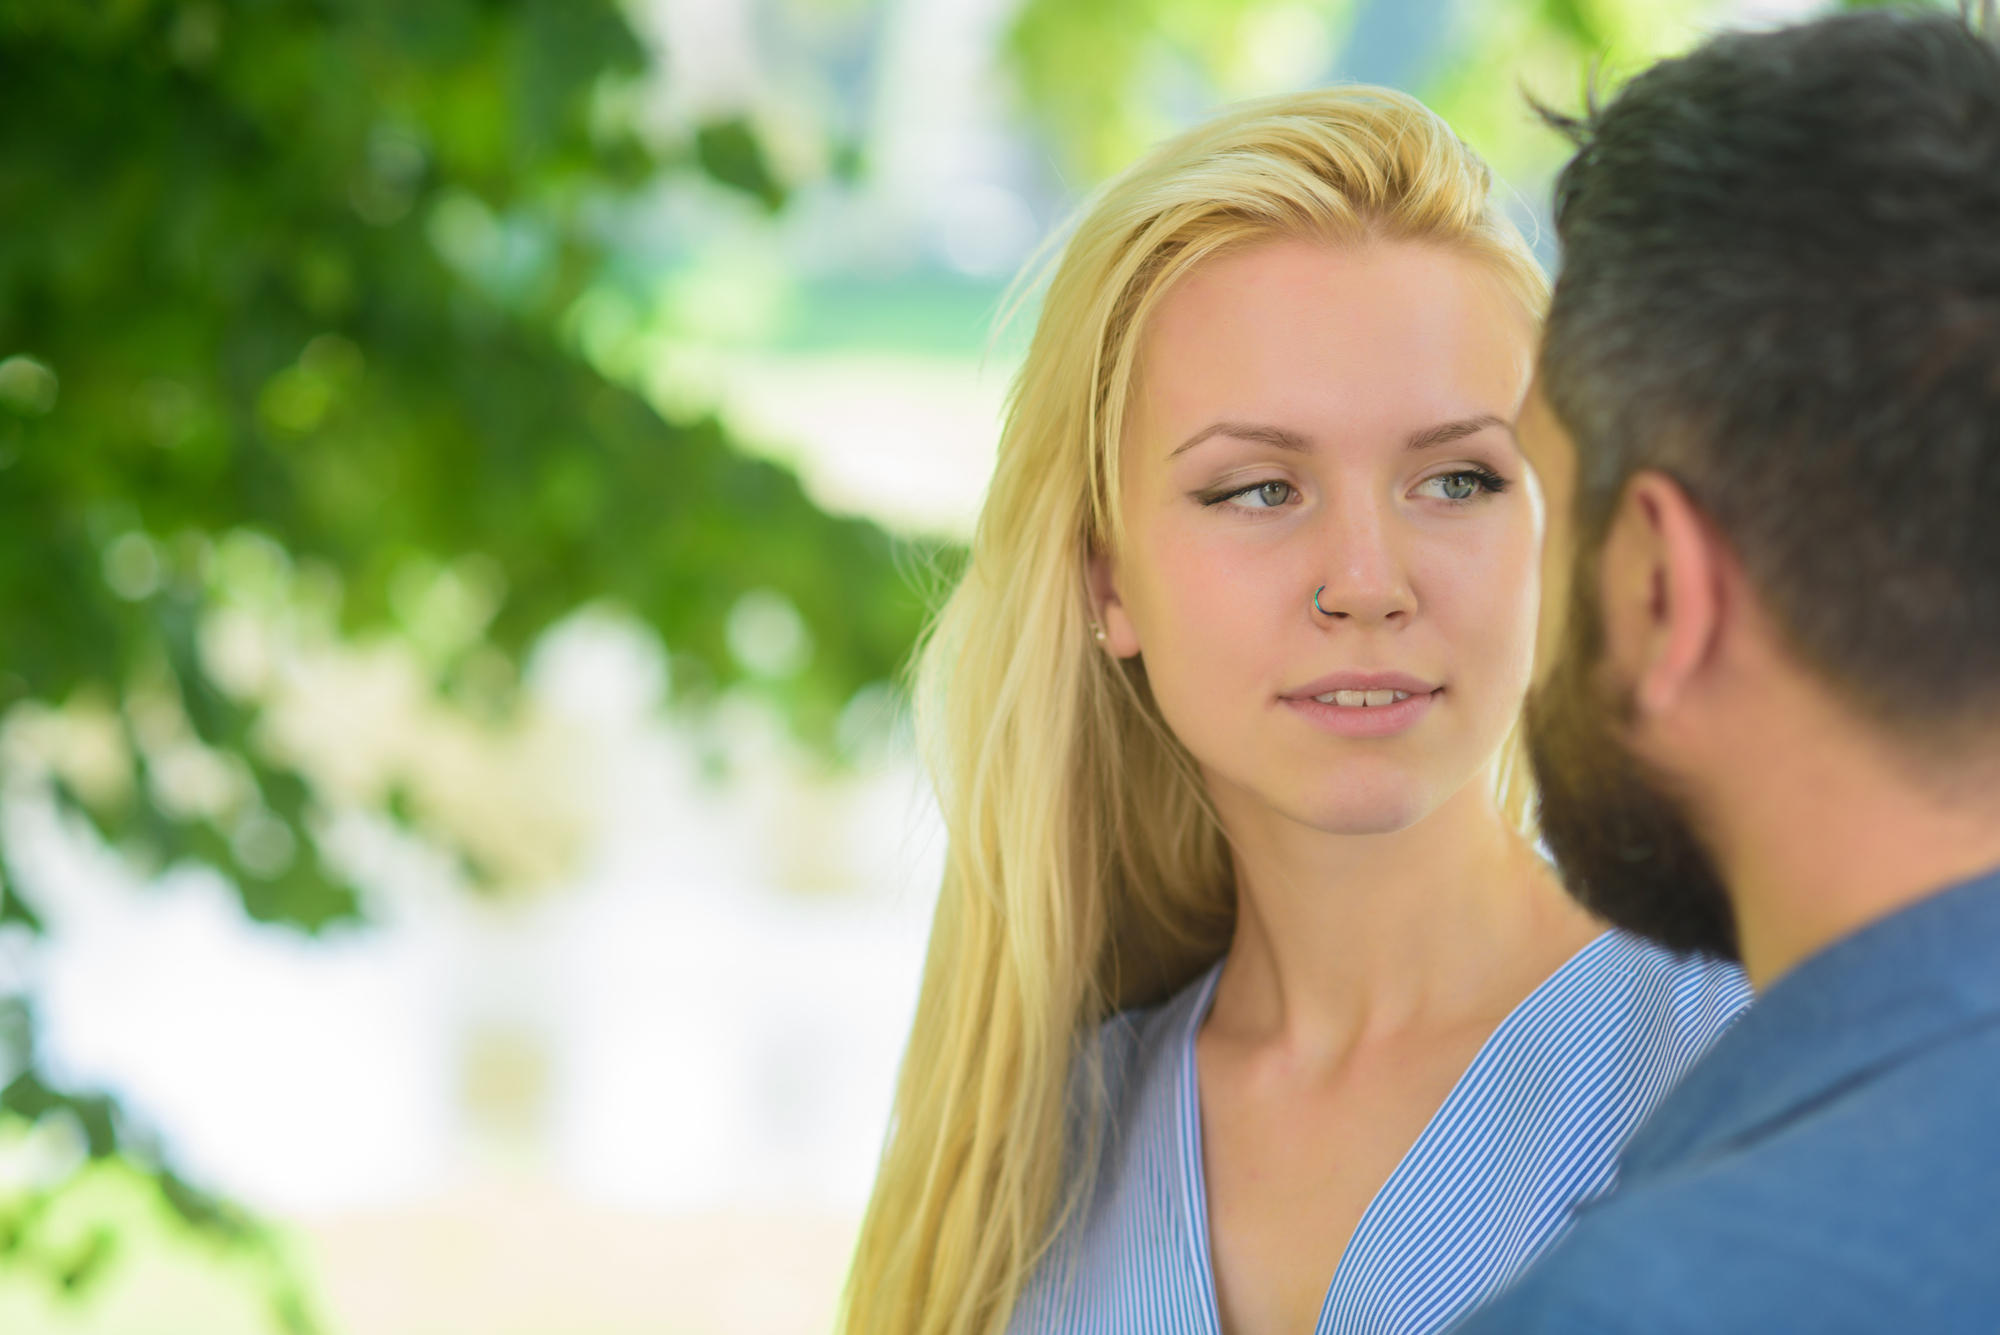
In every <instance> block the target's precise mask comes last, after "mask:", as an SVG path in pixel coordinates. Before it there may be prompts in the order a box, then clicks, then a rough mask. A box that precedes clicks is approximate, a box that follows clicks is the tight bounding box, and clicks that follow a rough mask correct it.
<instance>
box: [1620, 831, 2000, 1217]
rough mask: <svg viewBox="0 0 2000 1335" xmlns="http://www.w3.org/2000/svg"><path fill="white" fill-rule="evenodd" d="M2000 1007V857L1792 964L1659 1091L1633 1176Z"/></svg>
mask: <svg viewBox="0 0 2000 1335" xmlns="http://www.w3.org/2000/svg"><path fill="white" fill-rule="evenodd" d="M1995 1014H2000V870H1995V871H1993V872H1989V873H1987V874H1986V875H1984V876H1981V877H1979V878H1977V879H1975V880H1971V881H1965V882H1962V883H1960V884H1958V885H1956V886H1953V887H1951V888H1950V889H1947V890H1943V891H1940V892H1939V893H1937V894H1935V895H1932V896H1930V897H1928V898H1926V899H1924V900H1922V901H1920V902H1918V903H1916V904H1914V905H1912V906H1910V907H1909V908H1906V909H1903V910H1901V911H1899V912H1897V913H1894V914H1891V915H1890V916H1888V917H1886V918H1883V919H1880V920H1878V921H1876V922H1874V923H1871V924H1869V925H1868V926H1866V927H1864V928H1862V929H1861V930H1860V931H1858V932H1855V933H1854V934H1852V935H1851V936H1847V937H1844V938H1842V939H1841V940H1839V941H1837V942H1835V943H1834V944H1833V945H1831V946H1828V947H1826V948H1825V949H1824V950H1822V951H1820V952H1819V953H1818V954H1816V955H1813V956H1811V957H1810V958H1808V959H1807V960H1805V961H1804V962H1803V963H1801V964H1799V965H1797V966H1795V967H1794V968H1793V969H1792V970H1791V972H1789V973H1787V974H1785V975H1784V976H1783V977H1782V978H1780V979H1779V980H1778V981H1777V982H1776V983H1775V984H1773V985H1772V986H1771V988H1770V990H1769V991H1767V992H1765V993H1764V994H1763V995H1761V996H1760V997H1759V998H1758V1000H1757V1004H1756V1005H1755V1006H1753V1007H1751V1008H1750V1011H1749V1013H1748V1014H1747V1015H1746V1016H1745V1017H1744V1018H1743V1019H1742V1020H1741V1021H1739V1022H1738V1023H1737V1024H1736V1026H1735V1027H1734V1028H1732V1029H1731V1030H1730V1031H1729V1032H1728V1033H1726V1034H1724V1035H1723V1037H1722V1039H1721V1040H1720V1041H1719V1042H1717V1043H1716V1045H1715V1047H1714V1048H1713V1049H1711V1050H1710V1051H1709V1053H1708V1055H1707V1056H1706V1057H1705V1058H1703V1059H1702V1060H1701V1061H1700V1062H1699V1063H1697V1064H1696V1065H1695V1067H1694V1069H1693V1070H1691V1071H1690V1072H1689V1073H1688V1076H1687V1079H1686V1080H1685V1081H1684V1082H1683V1083H1682V1084H1681V1086H1680V1087H1679V1088H1678V1089H1676V1090H1675V1091H1674V1092H1673V1093H1672V1094H1670V1095H1668V1097H1667V1098H1666V1100H1665V1101H1664V1102H1662V1103H1661V1104H1660V1107H1659V1109H1658V1110H1657V1111H1656V1112H1655V1113H1654V1114H1653V1116H1652V1118H1651V1119H1649V1120H1648V1121H1647V1123H1646V1125H1645V1126H1644V1127H1643V1128H1642V1129H1641V1130H1640V1132H1639V1134H1638V1135H1637V1136H1635V1137H1633V1139H1632V1142H1631V1144H1630V1146H1628V1147H1627V1149H1626V1152H1625V1157H1624V1165H1623V1168H1622V1174H1623V1176H1624V1179H1625V1180H1626V1181H1627V1182H1628V1183H1629V1182H1632V1181H1635V1180H1637V1179H1640V1178H1643V1177H1646V1176H1648V1175H1651V1174H1655V1173H1660V1172H1665V1171H1668V1170H1670V1169H1673V1168H1675V1167H1678V1166H1680V1165H1682V1164H1685V1163H1687V1162H1689V1161H1691V1160H1694V1159H1697V1158H1700V1157H1703V1156H1704V1155H1706V1154H1709V1153H1712V1152H1715V1151H1719V1150H1723V1149H1726V1148H1728V1147H1730V1146H1732V1145H1735V1144H1740V1143H1742V1142H1744V1141H1746V1140H1749V1139H1752V1138H1754V1137H1756V1136H1757V1135H1758V1134H1759V1133H1760V1132H1761V1131H1764V1130H1766V1129H1768V1128H1769V1127H1771V1126H1772V1125H1773V1124H1774V1123H1777V1122H1780V1121H1783V1120H1785V1119H1786V1118H1787V1117H1788V1116H1789V1115H1791V1114H1793V1113H1795V1112H1797V1111H1799V1110H1800V1109H1802V1108H1804V1107H1805V1106H1807V1105H1809V1104H1812V1103H1815V1102H1817V1101H1819V1100H1821V1099H1823V1098H1825V1097H1826V1096H1828V1095H1829V1094H1831V1093H1833V1092H1834V1091H1836V1090H1837V1089H1839V1088H1840V1087H1842V1086H1845V1085H1851V1084H1855V1083H1859V1082H1861V1081H1864V1080H1866V1079H1868V1078H1869V1077H1870V1076H1871V1075H1872V1074H1873V1073H1875V1072H1876V1071H1879V1070H1881V1069H1883V1068H1885V1067H1887V1066H1890V1065H1893V1064H1895V1063H1896V1062H1897V1061H1899V1060H1901V1059H1902V1058H1903V1057H1905V1056H1907V1055H1909V1054H1910V1053H1912V1052H1915V1051H1918V1050H1921V1049H1923V1048H1926V1047H1928V1046H1930V1045H1931V1044H1932V1043H1935V1042H1939V1041H1943V1040H1946V1039H1948V1038H1949V1037H1950V1036H1951V1035H1953V1034H1954V1033H1957V1032H1959V1031H1961V1030H1963V1029H1965V1028H1967V1027H1969V1026H1972V1025H1976V1024H1979V1023H1981V1022H1982V1021H1987V1022H1990V1020H1991V1018H1992V1017H1993V1016H1994V1015H1995Z"/></svg>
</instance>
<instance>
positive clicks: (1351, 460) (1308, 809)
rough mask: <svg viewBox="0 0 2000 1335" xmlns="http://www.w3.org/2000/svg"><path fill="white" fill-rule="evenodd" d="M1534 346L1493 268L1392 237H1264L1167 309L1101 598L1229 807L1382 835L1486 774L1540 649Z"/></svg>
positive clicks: (1114, 628)
mask: <svg viewBox="0 0 2000 1335" xmlns="http://www.w3.org/2000/svg"><path fill="white" fill-rule="evenodd" d="M1532 355H1533V330H1532V328H1531V326H1530V324H1529V321H1528V319H1527V317H1526V316H1525V315H1524V314H1523V313H1522V312H1521V311H1520V309H1519V307H1518V306H1517V305H1516V304H1515V303H1514V302H1513V301H1512V300H1511V299H1510V298H1509V297H1508V295H1507V294H1506V292H1505V290H1504V288H1503V287H1502V286H1501V284H1500V283H1499V281H1498V279H1497V278H1496V277H1494V275H1493V274H1492V273H1491V271H1490V270H1489V269H1488V268H1486V267H1485V266H1483V265H1481V264H1480V263H1479V262H1478V261H1476V260H1472V259H1468V258H1464V257H1462V256H1459V255H1456V254H1453V253H1451V252H1449V251H1445V250H1441V249H1434V248H1430V247H1425V246H1417V245H1411V244H1407V243H1395V242H1383V243H1374V244H1369V245H1365V246H1359V247H1329V246H1326V245H1321V244H1316V243H1310V242H1303V241H1284V242H1272V243H1268V244H1265V245H1260V246H1257V247H1254V248H1252V249H1248V250H1244V251H1241V252H1237V253H1235V254H1230V255H1225V256H1221V257H1218V258H1215V259H1212V260H1209V261H1206V262H1205V263H1203V264H1201V265H1199V266H1198V267H1197V268H1195V269H1194V270H1193V271H1192V272H1191V273H1189V274H1188V275H1186V276H1185V277H1184V278H1182V279H1181V280H1180V282H1179V283H1178V284H1177V285H1176V286H1175V287H1174V288H1173V289H1172V290H1171V291H1170V292H1169V293H1168V295H1167V296H1166V298H1165V299H1164V300H1163V302H1162V303H1161V305H1160V306H1159V307H1158V308H1157V312H1156V315H1155V317H1154V319H1153V322H1152V325H1151V327H1150V329H1149V330H1148V331H1147V335H1146V341H1145V343H1144V345H1143V347H1142V351H1141V359H1140V372H1139V378H1138V383H1137V385H1136V386H1135V391H1134V397H1133V401H1132V409H1131V413H1130V414H1129V416H1128V420H1127V434H1126V437H1125V441H1124V451H1123V459H1122V463H1121V477H1120V488H1121V504H1122V506H1123V512H1124V520H1125V527H1126V532H1125V545H1124V547H1123V549H1122V550H1120V551H1118V552H1116V553H1114V554H1112V555H1111V556H1110V557H1108V558H1100V559H1098V560H1097V561H1096V562H1094V563H1093V569H1092V579H1093V583H1094V590H1093V592H1094V594H1095V596H1096V597H1097V599H1098V604H1099V606H1100V608H1101V618H1102V622H1103V625H1104V629H1105V638H1106V645H1107V647H1108V648H1109V649H1110V650H1111V651H1112V652H1113V653H1115V654H1118V655H1119V656H1121V657H1126V656H1130V655H1133V654H1139V655H1142V656H1143V658H1144V662H1145V666H1146V673H1147V677H1148V679H1149V680H1150V682H1151V684H1152V689H1153V694H1154V697H1155V698H1156V699H1157V701H1158V703H1159V707H1160V710H1161V712H1162V713H1163V714H1164V715H1165V716H1166V720H1167V722H1168V724H1169V725H1170V726H1171V727H1172V728H1173V729H1174V731H1175V733H1176V734H1177V735H1178V736H1179V737H1180V739H1181V741H1182V742H1183V743H1184V744H1185V745H1186V746H1187V748H1188V750H1189V751H1191V752H1192V753H1193V754H1194V757H1195V758H1196V760H1198V761H1199V762H1200V764H1201V766H1202V769H1203V771H1204V773H1205V775H1206V777H1207V781H1208V784H1209V786H1210V789H1211V791H1212V792H1213V793H1214V795H1215V797H1216V800H1217V801H1218V803H1219V804H1220V805H1221V806H1222V807H1223V809H1224V812H1225V814H1227V812H1228V811H1229V810H1230V809H1232V808H1238V807H1240V804H1241V802H1242V801H1244V800H1246V799H1247V800H1251V801H1254V802H1257V803H1261V804H1262V805H1263V806H1265V807H1268V808H1270V809H1272V810H1273V811H1275V812H1277V813H1280V814H1282V815H1284V816H1288V817H1290V818H1292V819H1294V820H1297V821H1300V822H1303V823H1304V824H1306V825H1309V826H1312V827H1314V828H1316V829H1320V830H1325V831H1327V832H1330V833H1345V834H1371V833H1386V832H1389V831H1393V830H1400V829H1403V828H1405V827H1407V826H1409V825H1411V824H1414V823H1415V822H1417V821H1419V820H1421V819H1423V817H1425V816H1426V815H1428V814H1429V813H1430V812H1432V811H1433V810H1435V809H1436V808H1437V807H1438V806H1439V805H1440V804H1441V803H1443V802H1444V801H1445V800H1446V799H1447V798H1449V797H1450V796H1452V795H1453V794H1454V793H1456V792H1458V791H1459V790H1460V789H1461V788H1463V787H1464V785H1465V784H1466V783H1467V782H1469V781H1470V780H1472V779H1473V778H1475V777H1476V776H1479V775H1481V774H1482V773H1484V772H1485V770H1486V768H1487V766H1488V764H1489V762H1490V761H1491V760H1492V759H1493V757H1494V755H1495V753H1496V752H1497V751H1498V749H1499V747H1500V744H1501V742H1502V741H1503V740H1504V739H1505V737H1506V734H1507V731H1508V729H1509V728H1510V727H1511V726H1512V724H1513V722H1514V719H1515V717H1516V715H1517V713H1518V712H1519V709H1520V705H1521V698H1522V695H1523V693H1524V692H1525V690H1526V689H1527V684H1528V677H1529V673H1530V670H1531V665H1532V660H1533V654H1534V639H1535V614H1536V601H1537V599H1536V592H1537V579H1536V570H1537V564H1536V557H1537V551H1538V543H1539V541H1540V533H1541V509H1540V501H1539V495H1538V492H1537V490H1536V486H1535V481H1534V478H1533V476H1532V474H1531V473H1530V472H1529V470H1528V469H1527V467H1526V465H1525V463H1524V461H1523V459H1522V456H1521V453H1520V451H1519V448H1518V447H1517V446H1516V444H1515V441H1514V437H1513V433H1512V431H1511V430H1510V424H1511V423H1512V422H1513V420H1514V414H1515V411H1516V409H1517V407H1518V406H1519V404H1520V401H1521V397H1522V395H1523V393H1524V392H1525V390H1526V388H1527V384H1528V378H1529V373H1530V370H1531V363H1532ZM1322 586H1323V591H1321V592H1320V593H1319V606H1320V607H1321V608H1323V609H1325V611H1324V613H1322V612H1320V611H1316V610H1315V609H1314V606H1313V595H1314V591H1315V590H1321V589H1322Z"/></svg>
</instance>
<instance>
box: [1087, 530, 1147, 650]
mask: <svg viewBox="0 0 2000 1335" xmlns="http://www.w3.org/2000/svg"><path fill="white" fill-rule="evenodd" d="M1089 578H1090V608H1091V618H1092V620H1094V621H1095V622H1096V623H1097V629H1098V630H1100V631H1101V632H1102V634H1100V635H1099V636H1098V641H1097V642H1098V643H1099V644H1101V645H1103V646H1104V649H1105V652H1106V653H1109V654H1110V655H1111V656H1112V657H1113V658H1132V657H1135V656H1136V655H1137V654H1138V653H1139V647H1140V646H1139V631H1138V628H1137V627H1136V626H1134V625H1133V624H1132V618H1131V617H1130V616H1129V615H1128V614H1127V613H1126V611H1125V600H1124V599H1123V598H1122V597H1120V596H1119V593H1118V587H1119V578H1118V567H1117V563H1116V562H1115V561H1113V560H1112V559H1111V557H1110V556H1109V555H1108V554H1107V553H1105V552H1101V551H1092V552H1091V554H1090V570H1089Z"/></svg>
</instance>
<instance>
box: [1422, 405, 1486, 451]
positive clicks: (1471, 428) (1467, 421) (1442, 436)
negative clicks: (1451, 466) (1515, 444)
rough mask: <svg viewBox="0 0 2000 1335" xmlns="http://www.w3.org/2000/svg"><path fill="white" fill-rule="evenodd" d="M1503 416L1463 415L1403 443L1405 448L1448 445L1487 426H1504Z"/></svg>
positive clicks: (1428, 447)
mask: <svg viewBox="0 0 2000 1335" xmlns="http://www.w3.org/2000/svg"><path fill="white" fill-rule="evenodd" d="M1506 425H1507V422H1506V419H1505V418H1500V417H1495V416H1494V415H1493V414H1492V413H1481V414H1480V415H1479V416H1477V417H1464V418H1460V419H1459V420H1458V421H1456V422H1446V423H1444V424H1443V425H1441V426H1434V427H1431V428H1429V429H1428V430H1425V431H1419V432H1417V434H1415V435H1414V436H1411V437H1410V438H1409V440H1408V441H1406V442H1405V443H1404V445H1403V448H1404V449H1406V450H1429V449H1435V448H1436V447H1438V446H1439V445H1449V444H1451V443H1452V442H1453V441H1454V440H1464V439H1465V438H1466V437H1467V436H1475V435H1478V434H1479V433H1480V432H1481V431H1484V430H1485V429H1486V428H1487V427H1489V426H1506Z"/></svg>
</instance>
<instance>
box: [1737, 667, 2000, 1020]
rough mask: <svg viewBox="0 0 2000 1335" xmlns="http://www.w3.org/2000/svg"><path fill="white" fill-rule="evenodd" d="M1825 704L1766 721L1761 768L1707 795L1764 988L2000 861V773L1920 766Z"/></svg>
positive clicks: (1744, 767)
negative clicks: (1849, 938)
mask: <svg viewBox="0 0 2000 1335" xmlns="http://www.w3.org/2000/svg"><path fill="white" fill-rule="evenodd" d="M1827 703H1828V702H1825V701H1819V702H1812V703H1809V704H1807V705H1806V706H1804V707H1800V708H1781V709H1779V710H1778V711H1775V713H1776V714H1778V715H1779V716H1778V717H1767V718H1766V720H1764V722H1765V723H1766V725H1767V727H1766V728H1763V729H1759V731H1762V732H1766V733H1767V735H1766V737H1765V738H1763V739H1762V743H1761V744H1760V745H1759V746H1757V747H1756V748H1755V753H1756V760H1755V763H1739V764H1735V765H1722V766H1718V767H1717V770H1716V774H1717V781H1716V783H1715V784H1714V785H1713V787H1712V789H1711V797H1710V800H1708V801H1705V802H1703V803H1702V804H1701V805H1702V807H1703V808H1704V815H1705V816H1706V819H1705V820H1704V821H1703V824H1704V825H1705V826H1706V827H1707V828H1708V830H1709V832H1710V833H1711V835H1712V836H1713V838H1714V846H1715V851H1716V854H1717V860H1718V862H1719V863H1720V865H1721V867H1722V871H1723V876H1724V879H1725V881H1726V882H1727V883H1728V885H1729V889H1730V897H1731V899H1732V900H1733V901H1734V903H1735V906H1736V920H1737V928H1738V934H1739V938H1740V941H1741V944H1742V948H1743V963H1744V968H1745V970H1746V971H1747V972H1748V973H1749V975H1750V980H1751V982H1752V983H1753V984H1755V985H1756V986H1757V987H1758V988H1760V989H1761V988H1764V987H1768V986H1770V984H1772V983H1773V982H1775V981H1776V980H1777V979H1778V978H1779V977H1781V976H1782V975H1784V974H1785V973H1787V972H1789V971H1790V970H1791V969H1792V968H1793V967H1794V966H1796V965H1797V964H1799V963H1801V962H1802V961H1804V960H1805V959H1807V958H1808V957H1810V956H1812V955H1815V954H1818V953H1819V952H1820V951H1821V950H1823V949H1825V948H1826V947H1827V946H1830V945H1832V944H1833V943H1834V942H1836V941H1839V940H1841V939H1842V938H1844V937H1847V936H1850V935H1852V934H1853V933H1855V932H1857V931H1859V930H1861V929H1862V928H1863V927H1866V926H1867V925H1868V924H1870V923H1872V922H1875V921H1876V920H1878V919H1881V918H1885V917H1888V916H1889V915H1890V914H1893V913H1895V912H1897V911H1898V910H1901V909H1904V908H1907V907H1909V906H1910V905H1912V904H1914V903H1917V902H1918V901H1920V900H1923V899H1926V898H1928V897H1930V896H1931V895H1933V894H1936V893H1937V892H1939V891H1941V890H1944V889H1947V888H1949V887H1950V886H1952V885H1954V884H1956V883H1958V882H1960V881H1964V880H1967V879H1969V878H1971V877H1974V876H1977V875H1979V874H1981V873H1983V872H1986V871H1989V870H1992V869H1994V868H1995V867H2000V782H1995V780H1994V778H1993V777H1992V776H1993V775H1994V774H1995V773H2000V770H1996V769H1994V768H1988V769H1987V771H1986V773H1985V775H1984V776H1983V777H1974V775H1975V774H1976V771H1974V770H1972V769H1970V768H1969V767H1967V766H1965V765H1964V764H1963V763H1960V764H1954V765H1947V764H1946V763H1944V762H1937V763H1934V764H1931V765H1926V764H1924V763H1922V762H1918V761H1914V760H1912V759H1911V758H1910V757H1909V756H1908V755H1904V754H1900V753H1898V752H1896V751H1895V750H1893V749H1892V748H1891V747H1889V746H1888V745H1885V744H1884V743H1883V741H1882V740H1881V738H1880V735H1879V734H1877V733H1876V732H1874V730H1873V729H1872V727H1869V726H1865V725H1861V724H1858V723H1857V722H1856V721H1855V720H1854V719H1853V717H1852V716H1851V715H1845V714H1844V713H1843V714H1841V715H1840V716H1837V717H1836V716H1831V715H1830V714H1829V712H1828V711H1827V709H1826V705H1827ZM1774 733H1775V734H1779V735H1770V734H1774ZM1747 754H1748V753H1747V752H1746V755H1747Z"/></svg>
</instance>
